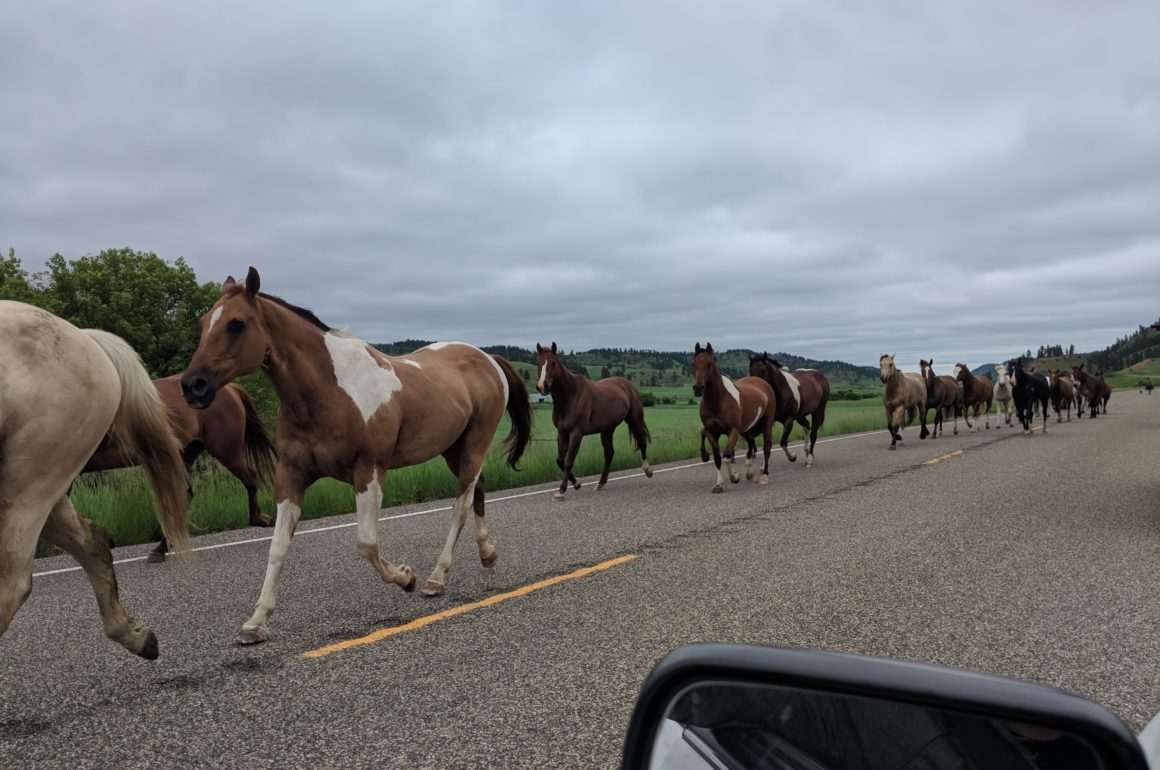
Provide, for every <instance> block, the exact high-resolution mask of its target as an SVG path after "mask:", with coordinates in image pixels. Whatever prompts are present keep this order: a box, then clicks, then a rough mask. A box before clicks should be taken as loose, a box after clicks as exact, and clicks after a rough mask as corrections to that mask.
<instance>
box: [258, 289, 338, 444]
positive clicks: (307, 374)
mask: <svg viewBox="0 0 1160 770" xmlns="http://www.w3.org/2000/svg"><path fill="white" fill-rule="evenodd" d="M262 322H263V325H264V326H265V327H266V332H267V334H268V335H269V354H268V356H267V360H266V362H265V363H264V364H263V365H262V371H264V372H265V373H266V376H267V377H269V378H270V384H271V385H272V386H273V387H274V392H275V393H277V394H278V401H279V415H280V416H281V415H282V414H285V415H287V416H289V417H290V418H291V419H293V420H294V421H296V422H307V421H309V419H310V414H311V408H310V407H311V405H312V404H315V403H317V402H318V400H319V399H320V398H325V397H326V394H325V393H324V389H325V383H326V379H325V372H326V371H328V370H330V369H332V368H333V365H332V364H331V363H330V355H329V353H328V352H327V350H326V342H325V341H324V339H323V335H325V334H326V332H324V331H323V330H322V329H320V328H318V327H317V326H315V325H314V324H312V323H310V322H309V321H306V320H305V319H303V318H301V317H299V316H298V314H297V313H295V312H293V311H292V310H289V309H287V308H284V307H282V306H281V305H279V304H277V303H276V302H271V301H269V300H263V301H262Z"/></svg>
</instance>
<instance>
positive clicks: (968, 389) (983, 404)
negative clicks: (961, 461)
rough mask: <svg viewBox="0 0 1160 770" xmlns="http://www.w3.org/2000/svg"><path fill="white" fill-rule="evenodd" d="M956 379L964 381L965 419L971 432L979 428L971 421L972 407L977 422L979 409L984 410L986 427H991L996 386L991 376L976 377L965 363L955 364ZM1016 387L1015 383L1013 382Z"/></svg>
mask: <svg viewBox="0 0 1160 770" xmlns="http://www.w3.org/2000/svg"><path fill="white" fill-rule="evenodd" d="M955 379H956V380H958V381H959V382H961V383H963V419H964V420H966V421H967V427H968V428H970V429H971V433H974V432H975V431H977V430H978V428H976V427H975V426H974V425H973V424H972V423H971V409H974V410H975V422H978V421H979V410H980V409H982V410H983V414H984V416H985V418H986V428H987V430H990V429H991V401H992V400H993V399H994V397H995V388H994V386H993V385H991V378H990V377H986V376H982V375H980V376H978V377H976V376H975V375H974V373H973V372H971V370H970V368H968V367H967V365H966V364H964V363H957V364H955ZM1012 388H1014V384H1012Z"/></svg>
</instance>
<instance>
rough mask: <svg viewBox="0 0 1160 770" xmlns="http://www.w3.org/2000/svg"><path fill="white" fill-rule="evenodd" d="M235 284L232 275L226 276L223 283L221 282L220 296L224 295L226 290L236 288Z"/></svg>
mask: <svg viewBox="0 0 1160 770" xmlns="http://www.w3.org/2000/svg"><path fill="white" fill-rule="evenodd" d="M237 283H238V282H237V281H235V280H234V277H233V276H232V275H227V276H226V279H225V281H223V282H222V294H225V293H226V289H232V288H234V286H236V285H237Z"/></svg>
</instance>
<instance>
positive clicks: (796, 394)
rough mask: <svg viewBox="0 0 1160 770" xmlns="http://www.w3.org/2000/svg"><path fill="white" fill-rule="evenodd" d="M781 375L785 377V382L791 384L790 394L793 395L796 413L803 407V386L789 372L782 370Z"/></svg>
mask: <svg viewBox="0 0 1160 770" xmlns="http://www.w3.org/2000/svg"><path fill="white" fill-rule="evenodd" d="M781 374H782V376H783V377H785V381H786V382H788V383H789V390H790V392H791V393H793V400H794V411H795V412H796V411H797V410H798V409H800V408H801V405H802V397H801V385H800V383H798V381H797V378H796V377H794V376H793V375H792V374H790V373H789V371H787V370H785V369H782V370H781Z"/></svg>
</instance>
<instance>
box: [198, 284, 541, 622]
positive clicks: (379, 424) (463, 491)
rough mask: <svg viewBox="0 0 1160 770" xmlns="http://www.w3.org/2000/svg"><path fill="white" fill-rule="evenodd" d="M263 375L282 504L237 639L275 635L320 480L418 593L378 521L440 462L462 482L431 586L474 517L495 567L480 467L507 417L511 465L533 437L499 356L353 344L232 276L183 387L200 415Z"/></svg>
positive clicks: (527, 407)
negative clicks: (392, 475)
mask: <svg viewBox="0 0 1160 770" xmlns="http://www.w3.org/2000/svg"><path fill="white" fill-rule="evenodd" d="M258 369H261V370H262V372H263V373H264V374H265V375H266V377H268V378H269V379H270V382H271V384H272V385H273V386H274V389H275V390H276V391H277V393H278V397H279V400H280V406H279V410H278V429H277V437H276V439H275V443H276V447H277V451H278V465H277V468H276V469H275V471H274V496H275V499H276V500H277V504H278V513H277V519H276V521H275V525H274V537H273V540H272V542H271V544H270V553H269V558H268V561H267V565H266V578H265V580H264V582H263V584H262V591H261V595H260V596H259V599H258V604H257V607H256V608H255V610H254V614H253V615H252V616H251V617H250V619H249V620H248V621H247V622H246V623H245V624H244V625H243V626H242V628H241V631H240V632H239V635H238V641H239V643H241V644H257V643H260V642H264V641H266V639H268V638H269V627H268V620H269V617H270V613H271V612H273V610H274V606H275V604H276V602H277V595H278V580H279V577H280V576H281V572H282V564H283V562H284V561H285V559H286V554H287V551H288V550H289V546H290V538H291V536H292V535H293V533H294V529H295V527H296V526H297V524H298V519H299V518H300V517H301V515H302V500H303V497H304V495H305V493H306V488H307V487H309V486H310V485H311V484H312V483H314V482H315V481H316V480H318V479H319V478H323V477H330V478H334V479H338V480H339V481H342V482H345V483H347V484H350V485H352V486H353V487H354V491H355V507H356V512H355V516H356V520H357V524H358V526H357V534H356V542H357V550H358V553H359V554H360V555H361V556H362V557H363V558H364V559H366V560H367V561H368V562H370V563H371V565H372V566H373V567H374V569H375V571H376V572H377V573H378V575H379V577H380V578H382V580H383V581H384V582H389V583H395V584H397V585H399V586H400V587H402V588H403V590H404V591H408V592H409V591H412V590H414V588H415V584H416V576H415V572H414V571H413V570H412V569H411V568H410V567H408V566H406V565H399V566H395V565H394V564H392V563H391V562H389V561H387V560H386V559H383V558H382V556H381V555H380V554H379V528H378V514H379V509H380V507H381V506H382V502H383V485H384V484H385V483H386V477H387V472H388V471H390V470H391V469H394V468H403V467H406V466H409V465H415V464H417V463H421V462H425V461H426V460H429V459H432V458H434V457H437V456H439V455H442V456H443V458H444V460H446V462H447V465H448V467H449V468H450V469H451V472H452V473H453V474H455V476H456V478H457V484H456V490H455V502H454V504H453V506H452V512H451V528H450V531H449V532H448V534H447V540H446V542H445V544H444V546H443V550H442V552H441V553H440V555H439V560H438V562H437V564H436V566H435V569H434V571H433V572H432V573H431V575H430V577H428V578H427V580H426V582H425V583H424V584H423V586H422V589H421V591H422V593H423V594H424V595H426V596H437V595H439V594H442V593H443V592H444V590H445V588H446V583H445V580H446V574H447V571H448V570H449V569H451V565H452V551H453V550H454V548H455V544H456V542H457V540H458V539H459V534H460V532H461V531H462V529H463V525H464V523H465V521H466V518H467V511H468V509H469V508H474V511H475V540H476V544H477V546H478V549H479V560H480V562H481V563H482V564H483V566H484V567H493V566H494V565H495V563H496V559H497V558H498V552H497V551H496V548H495V546H494V545H493V544H492V543H491V539H490V536H489V533H488V529H487V525H486V523H485V521H484V479H483V476H482V468H483V461H484V458H485V456H486V455H487V452H488V449H489V447H490V446H491V442H492V437H493V436H494V434H495V431H496V428H497V427H498V426H499V423H500V418H501V417H502V416H503V413H504V411H505V409H506V411H507V413H508V415H509V416H510V418H511V432H510V433H509V435H508V436H507V438H506V439H505V441H504V447H505V448H506V450H507V457H506V460H507V463H508V465H510V466H511V467H513V468H515V467H516V464H517V463H518V461H519V459H520V457H521V456H523V453H524V450H525V449H526V448H527V446H528V443H529V441H530V440H531V436H532V421H533V414H532V405H531V401H530V400H529V399H528V389H527V387H526V386H525V385H524V383H523V379H522V378H521V377H520V376H519V374H518V373H517V372H516V371H515V369H514V368H513V367H512V366H511V364H509V363H508V362H507V361H506V360H504V359H503V358H500V357H498V356H489V355H488V354H486V353H484V352H483V351H481V350H479V349H478V348H475V347H473V346H471V345H467V344H465V343H462V342H437V343H432V344H430V345H427V346H426V347H423V348H420V349H419V350H417V351H415V352H414V353H411V354H409V355H405V356H401V357H394V356H386V355H383V354H382V353H380V352H379V351H377V350H375V349H374V348H373V347H371V346H370V345H368V344H367V343H366V342H364V341H362V340H360V339H358V338H357V337H355V336H353V335H351V334H347V333H346V332H343V331H339V330H336V329H333V328H331V327H330V326H328V325H326V324H325V323H323V322H322V321H321V320H319V318H318V316H316V315H314V313H312V312H310V311H309V310H306V309H305V308H301V307H298V306H296V305H292V304H290V303H289V302H287V301H285V300H283V299H280V298H278V297H275V296H272V295H269V294H264V293H262V292H261V278H260V276H259V275H258V271H257V270H255V269H254V268H253V267H251V268H250V270H249V273H248V274H247V275H246V279H245V282H244V283H241V282H236V281H234V279H233V277H232V276H231V277H229V278H227V279H226V281H225V283H223V284H222V290H221V297H220V299H218V301H217V302H216V303H215V304H214V306H213V307H212V308H210V311H209V312H208V313H206V314H205V315H204V316H203V317H202V319H201V339H200V340H199V342H198V346H197V350H196V351H195V352H194V354H193V359H192V360H191V361H190V364H189V368H188V369H187V370H186V372H185V374H184V375H183V376H182V378H181V392H182V395H183V396H184V398H185V400H186V402H187V403H188V404H189V405H190V406H192V407H194V408H195V409H204V408H206V407H208V406H209V405H210V404H212V403H213V401H214V396H215V395H216V393H217V392H218V391H219V390H220V389H221V388H222V387H223V386H225V385H226V383H228V382H230V381H232V380H233V379H235V378H236V377H240V376H242V375H244V374H248V373H250V372H253V371H256V370H258Z"/></svg>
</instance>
